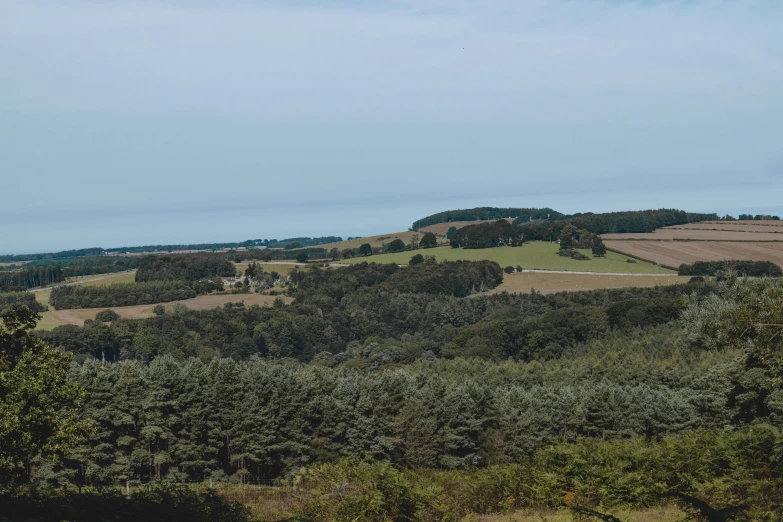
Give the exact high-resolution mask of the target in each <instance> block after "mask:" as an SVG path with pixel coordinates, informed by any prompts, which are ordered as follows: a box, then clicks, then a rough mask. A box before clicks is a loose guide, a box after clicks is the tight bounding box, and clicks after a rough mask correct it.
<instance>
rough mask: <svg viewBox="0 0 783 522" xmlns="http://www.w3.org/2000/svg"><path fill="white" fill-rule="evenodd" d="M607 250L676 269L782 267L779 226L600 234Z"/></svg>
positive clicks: (738, 224)
mask: <svg viewBox="0 0 783 522" xmlns="http://www.w3.org/2000/svg"><path fill="white" fill-rule="evenodd" d="M601 237H602V238H603V240H604V244H605V245H606V247H607V248H608V249H610V250H613V251H615V252H620V253H623V254H626V255H629V256H633V257H636V258H639V259H643V260H646V261H651V262H653V263H656V264H659V265H662V266H667V267H671V268H676V267H678V266H680V265H681V264H683V263H689V264H690V263H693V262H695V261H724V260H725V261H728V260H748V261H771V262H773V263H775V264H777V265H781V266H783V222H780V221H729V222H726V221H707V222H702V223H689V224H687V225H676V226H671V227H666V228H661V229H658V230H656V231H654V232H651V233H648V234H603V235H602V236H601Z"/></svg>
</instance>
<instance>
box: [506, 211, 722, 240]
mask: <svg viewBox="0 0 783 522" xmlns="http://www.w3.org/2000/svg"><path fill="white" fill-rule="evenodd" d="M715 219H718V216H717V214H693V213H688V212H684V211H682V210H675V209H659V210H638V211H630V212H609V213H605V214H582V215H579V214H575V215H573V216H566V217H564V218H563V219H561V220H559V221H540V222H535V223H530V224H525V223H524V222H525V220H521V219H517V220H515V223H517V224H520V225H523V233H524V234H525V239H526V240H543V239H550V238H554V237H559V236H560V233H561V231H562V230H563V228H565V227H566V226H569V225H570V226H573V227H574V228H576V229H580V230H586V231H587V232H590V233H592V234H613V233H628V232H635V233H642V232H652V231H653V230H655V229H657V228H661V227H668V226H672V225H684V224H686V223H695V222H699V221H710V220H715Z"/></svg>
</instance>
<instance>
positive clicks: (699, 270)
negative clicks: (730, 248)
mask: <svg viewBox="0 0 783 522" xmlns="http://www.w3.org/2000/svg"><path fill="white" fill-rule="evenodd" d="M729 272H732V273H734V274H736V275H739V276H745V277H783V270H781V268H780V267H779V266H778V265H776V264H775V263H772V262H770V261H697V262H695V263H693V264H692V265H688V264H682V265H680V268H679V275H682V276H688V275H690V276H717V275H719V274H721V273H729Z"/></svg>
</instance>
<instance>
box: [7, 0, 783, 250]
mask: <svg viewBox="0 0 783 522" xmlns="http://www.w3.org/2000/svg"><path fill="white" fill-rule="evenodd" d="M781 27H783V3H781V2H775V1H770V0H764V1H753V0H748V1H737V0H727V1H712V0H704V1H693V0H691V1H685V0H681V1H618V0H613V1H609V0H523V1H520V0H497V1H480V2H479V1H462V0H449V1H437V0H419V1H416V2H390V1H383V0H375V1H372V2H370V1H367V2H359V1H351V2H282V1H281V2H264V1H257V0H244V1H233V0H223V1H205V0H196V1H194V0H187V1H185V0H182V1H168V2H164V1H151V0H144V1H141V0H140V1H131V0H68V1H62V0H0V64H2V67H0V182H1V183H0V190H1V191H2V194H3V197H2V202H1V203H0V252H2V253H9V252H30V251H43V250H60V249H65V248H79V247H87V246H104V247H111V246H120V245H130V244H142V243H143V244H148V243H179V242H201V241H231V240H243V239H248V238H272V237H277V238H282V237H291V236H299V235H308V236H309V235H327V234H334V235H342V236H348V235H369V234H372V233H381V232H387V231H394V230H402V229H405V228H407V227H408V226H410V223H411V222H412V221H413V220H414V219H417V218H419V217H422V216H424V215H427V214H431V213H434V212H438V211H441V210H446V209H450V208H465V207H473V206H482V205H498V206H533V207H542V206H550V207H553V208H556V209H558V210H560V211H562V212H577V211H588V210H591V211H609V210H628V209H639V208H657V207H679V208H684V209H687V210H694V211H716V212H721V213H723V212H733V213H738V212H740V211H751V212H753V213H758V212H773V213H781V214H783V88H781V86H783V31H781Z"/></svg>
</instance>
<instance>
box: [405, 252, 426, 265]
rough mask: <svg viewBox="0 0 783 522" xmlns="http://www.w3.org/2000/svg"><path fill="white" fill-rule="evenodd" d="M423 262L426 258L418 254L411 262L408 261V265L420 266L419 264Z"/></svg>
mask: <svg viewBox="0 0 783 522" xmlns="http://www.w3.org/2000/svg"><path fill="white" fill-rule="evenodd" d="M423 262H424V256H423V255H421V254H416V255H415V256H413V257H412V258H411V260H410V261H408V264H409V265H418V264H419V263H423Z"/></svg>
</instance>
